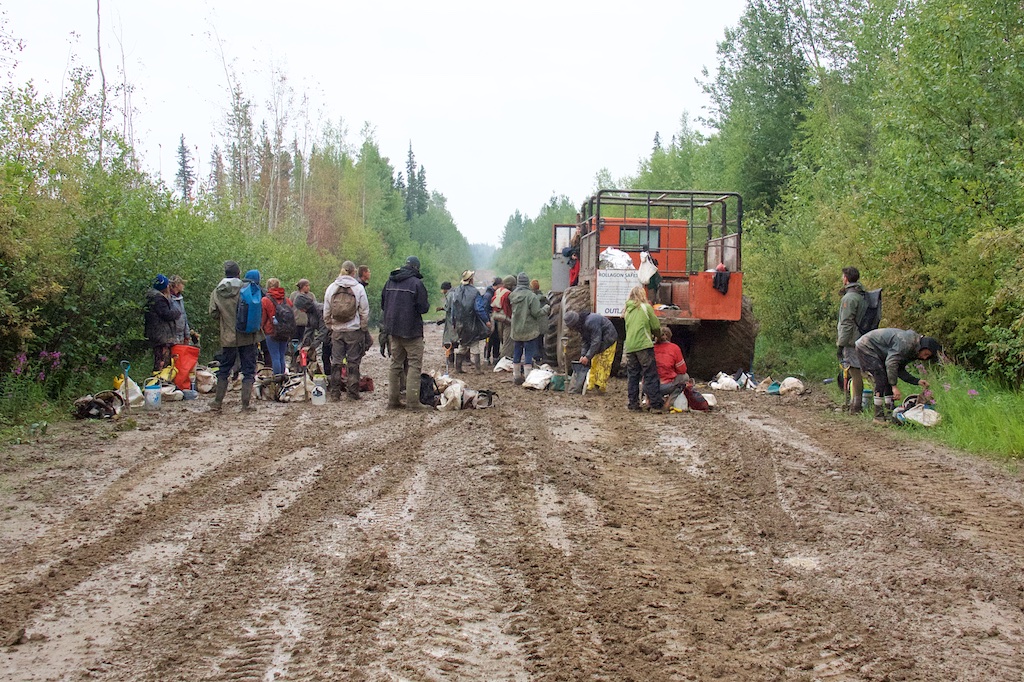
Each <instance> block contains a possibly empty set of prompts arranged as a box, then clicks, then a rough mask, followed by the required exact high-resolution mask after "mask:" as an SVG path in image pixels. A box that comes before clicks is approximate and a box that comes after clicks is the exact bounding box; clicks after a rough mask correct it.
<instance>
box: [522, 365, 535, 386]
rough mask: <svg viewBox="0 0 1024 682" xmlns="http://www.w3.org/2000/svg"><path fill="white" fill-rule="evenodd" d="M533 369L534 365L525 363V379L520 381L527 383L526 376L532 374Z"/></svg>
mask: <svg viewBox="0 0 1024 682" xmlns="http://www.w3.org/2000/svg"><path fill="white" fill-rule="evenodd" d="M532 371H533V365H523V380H522V381H521V382H519V383H521V384H524V383H526V377H528V376H530V372H532Z"/></svg>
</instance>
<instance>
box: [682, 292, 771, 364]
mask: <svg viewBox="0 0 1024 682" xmlns="http://www.w3.org/2000/svg"><path fill="white" fill-rule="evenodd" d="M679 336H681V337H682V338H681V339H679V341H680V347H682V348H683V354H684V359H685V360H686V369H687V372H689V374H690V376H691V377H693V378H694V379H699V380H701V381H708V380H711V379H714V378H715V375H716V374H718V373H719V372H725V373H726V374H735V373H736V370H739V369H742V370H743V371H744V372H749V371H750V368H751V366H752V365H753V362H754V341H755V340H756V339H757V321H756V320H755V319H754V306H753V303H752V302H751V300H750V299H749V298H748V297H746V296H744V297H743V308H742V312H741V313H740V319H739V320H738V321H736V322H720V321H710V320H706V321H704V322H701V323H700V327H698V328H697V329H694V330H686V331H683V332H682V333H681V334H680V335H679ZM672 340H673V341H676V340H677V337H676V335H675V330H674V329H673V337H672Z"/></svg>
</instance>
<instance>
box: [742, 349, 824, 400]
mask: <svg viewBox="0 0 1024 682" xmlns="http://www.w3.org/2000/svg"><path fill="white" fill-rule="evenodd" d="M838 368H839V364H838V362H837V361H836V349H835V346H827V345H824V344H813V345H807V344H797V343H792V342H786V341H781V342H776V341H772V340H770V339H769V338H768V337H765V336H759V337H758V339H757V343H756V344H755V345H754V371H755V375H756V376H757V378H758V380H761V379H763V378H764V377H768V376H770V377H773V378H774V379H775V380H776V381H782V379H784V378H786V377H790V376H792V377H798V378H799V379H800V380H802V381H804V382H811V383H817V382H821V381H824V380H825V379H828V378H830V377H835V376H836V373H837V371H838ZM840 393H841V392H840Z"/></svg>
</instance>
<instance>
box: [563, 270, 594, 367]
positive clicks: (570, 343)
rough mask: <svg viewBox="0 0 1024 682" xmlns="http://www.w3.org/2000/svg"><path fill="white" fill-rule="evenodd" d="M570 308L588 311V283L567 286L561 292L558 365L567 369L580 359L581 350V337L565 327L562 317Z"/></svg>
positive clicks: (582, 311) (580, 311)
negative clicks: (563, 338) (563, 291)
mask: <svg viewBox="0 0 1024 682" xmlns="http://www.w3.org/2000/svg"><path fill="white" fill-rule="evenodd" d="M570 310H572V311H574V312H577V313H589V312H591V310H590V285H588V284H581V285H579V286H575V287H569V288H568V289H566V290H565V293H564V294H562V312H561V314H560V315H559V316H558V330H559V332H560V333H559V337H558V338H559V341H558V354H559V358H558V359H559V366H560V367H562V368H563V369H565V370H566V371H568V370H569V368H570V367H571V365H572V363H573V362H574V361H576V360H579V359H580V352H581V351H582V350H583V338H582V337H581V336H580V335H579V334H578V333H576V332H574V331H571V330H568V329H565V325H564V324H563V321H562V320H563V318H564V316H565V313H567V312H569V311H570ZM563 336H564V337H566V340H565V347H564V348H563V347H562V341H561V338H562V337H563Z"/></svg>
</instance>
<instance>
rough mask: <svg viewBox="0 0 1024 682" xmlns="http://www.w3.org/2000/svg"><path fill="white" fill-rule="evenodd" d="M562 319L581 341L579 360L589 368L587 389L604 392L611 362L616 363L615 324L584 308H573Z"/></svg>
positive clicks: (616, 340)
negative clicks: (578, 309)
mask: <svg viewBox="0 0 1024 682" xmlns="http://www.w3.org/2000/svg"><path fill="white" fill-rule="evenodd" d="M562 321H563V322H564V323H565V326H566V327H567V328H569V329H571V330H573V331H574V332H576V333H577V334H579V335H580V337H581V338H582V340H583V344H582V347H581V349H580V359H579V363H580V364H581V365H583V366H584V367H589V368H590V372H589V374H587V391H592V390H594V389H597V390H598V391H600V392H601V393H604V392H605V390H606V389H607V388H608V377H609V376H611V373H612V363H614V362H615V346H616V344H617V343H618V342H619V333H618V332H617V331H615V325H614V324H612V321H611V320H609V319H608V318H607V317H605V316H604V315H598V314H597V313H591V312H587V311H584V312H582V313H578V312H576V311H575V310H570V311H568V312H566V313H565V315H564V316H563V317H562Z"/></svg>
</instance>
